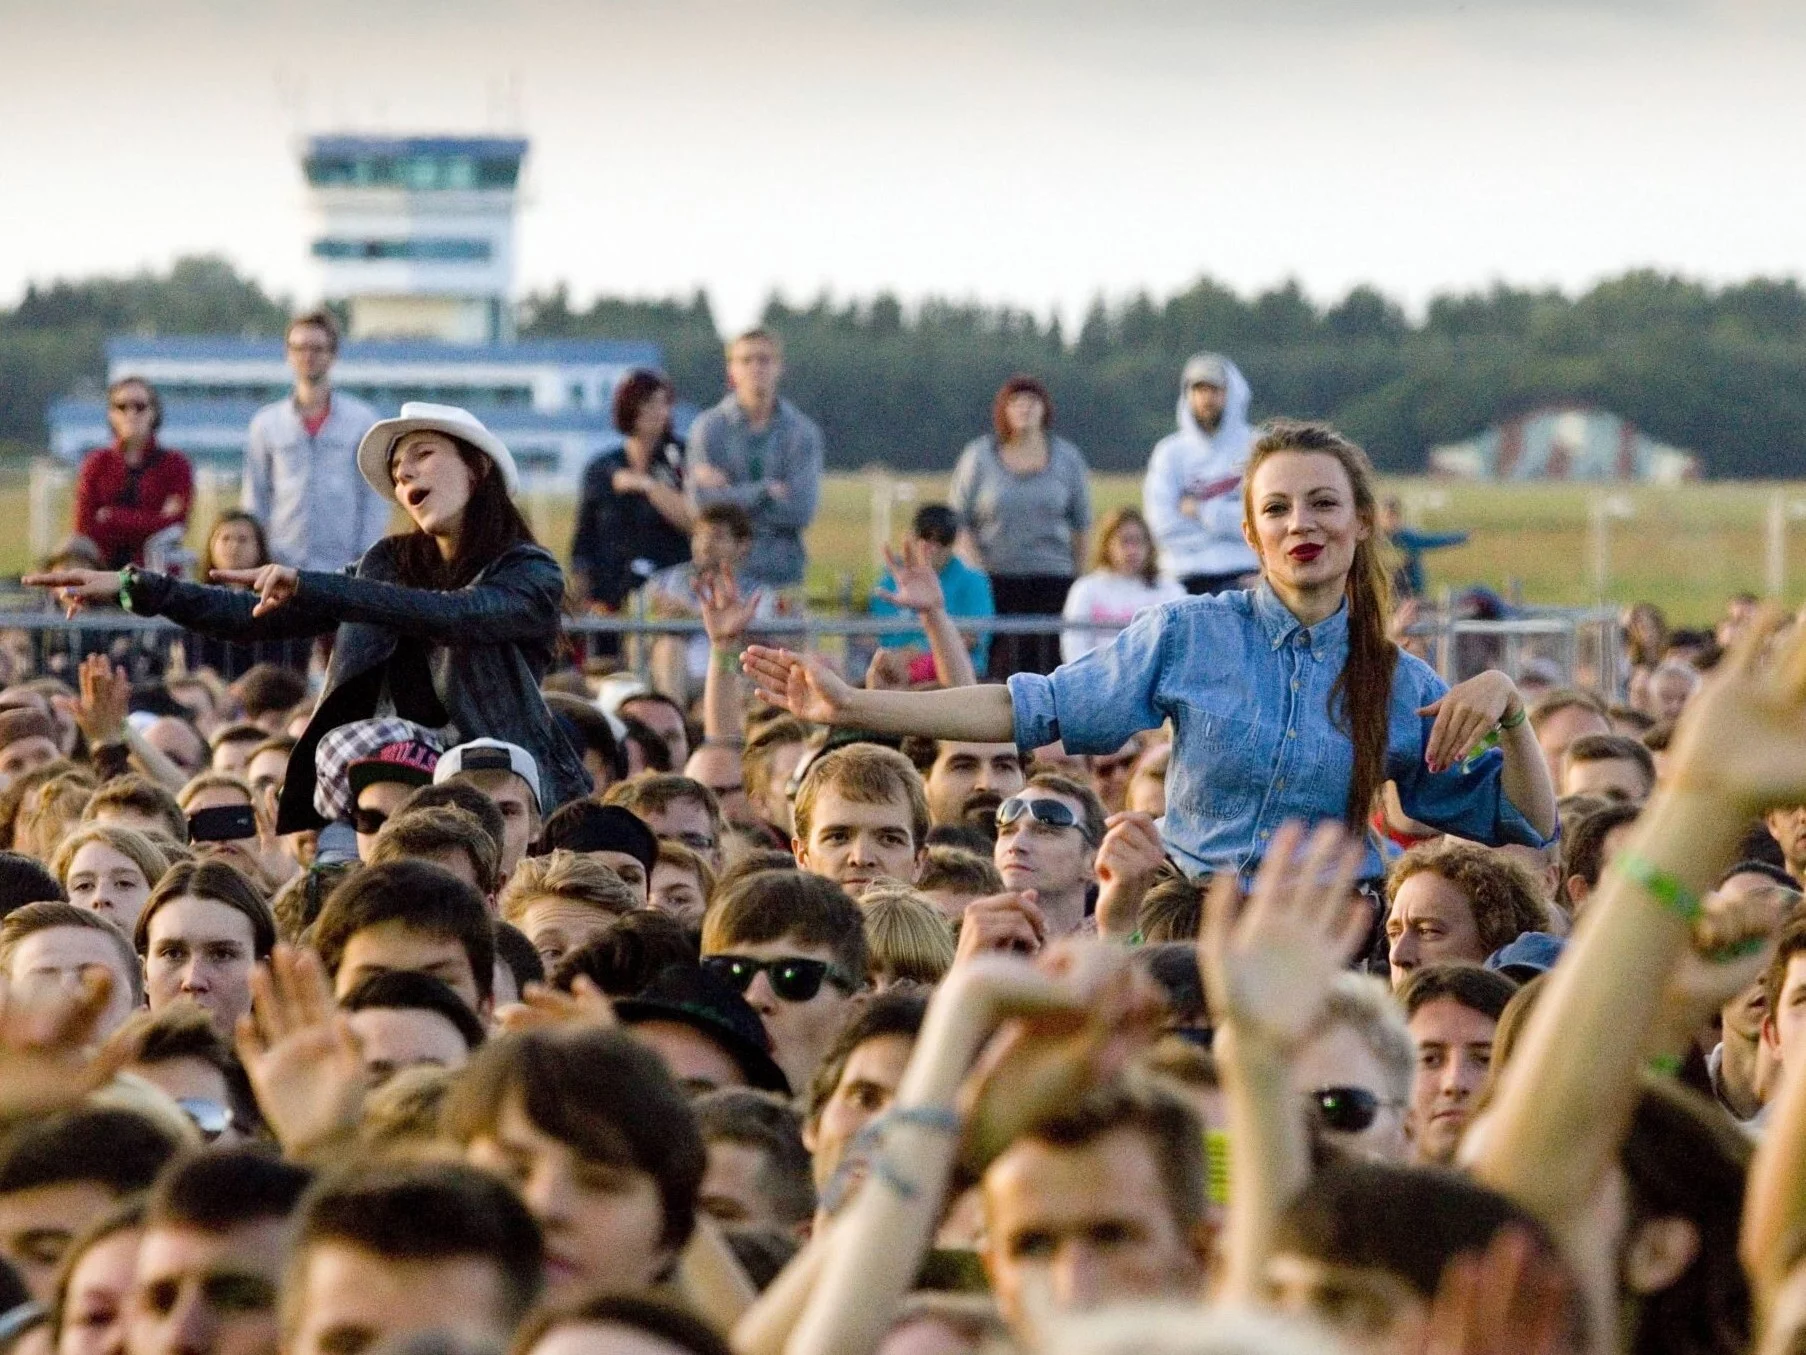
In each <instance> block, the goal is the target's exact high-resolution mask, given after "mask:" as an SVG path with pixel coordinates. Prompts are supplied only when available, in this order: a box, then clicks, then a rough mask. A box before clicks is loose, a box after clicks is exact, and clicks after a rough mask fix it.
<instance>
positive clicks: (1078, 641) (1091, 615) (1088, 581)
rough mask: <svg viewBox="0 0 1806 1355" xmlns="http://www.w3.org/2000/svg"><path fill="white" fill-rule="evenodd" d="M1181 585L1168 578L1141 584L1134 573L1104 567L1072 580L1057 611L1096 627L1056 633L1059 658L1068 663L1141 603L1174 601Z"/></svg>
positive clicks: (1115, 628)
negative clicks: (1058, 638)
mask: <svg viewBox="0 0 1806 1355" xmlns="http://www.w3.org/2000/svg"><path fill="white" fill-rule="evenodd" d="M1184 596H1185V589H1184V587H1183V586H1181V585H1180V584H1178V583H1176V582H1174V581H1173V580H1171V579H1160V580H1158V581H1156V582H1155V583H1153V584H1151V585H1150V584H1145V583H1143V582H1142V581H1141V580H1140V579H1139V578H1137V577H1125V576H1124V575H1121V574H1114V573H1112V572H1111V571H1109V570H1107V569H1094V570H1092V571H1091V573H1089V574H1087V575H1085V576H1084V577H1083V578H1080V579H1075V580H1073V584H1072V587H1071V588H1070V589H1069V590H1068V591H1067V593H1066V607H1065V610H1064V611H1062V612H1061V615H1062V616H1063V617H1064V618H1065V619H1066V620H1068V621H1084V622H1089V623H1094V624H1096V625H1097V626H1098V627H1099V629H1097V630H1089V629H1087V630H1068V631H1062V632H1061V633H1060V658H1061V659H1062V660H1063V661H1065V662H1066V663H1071V662H1072V661H1073V660H1074V659H1076V658H1078V657H1079V656H1080V655H1081V654H1089V653H1090V652H1091V651H1092V650H1094V649H1096V648H1097V647H1098V646H1099V645H1102V644H1108V643H1109V642H1110V638H1111V637H1112V636H1113V635H1115V634H1116V632H1117V631H1119V630H1121V629H1122V628H1123V627H1124V626H1126V625H1128V624H1129V622H1131V621H1132V620H1134V619H1135V613H1136V612H1139V611H1140V610H1141V609H1142V608H1144V607H1157V606H1159V605H1160V604H1161V603H1163V602H1177V601H1178V600H1179V599H1180V598H1182V597H1184Z"/></svg>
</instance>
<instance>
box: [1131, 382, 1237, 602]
mask: <svg viewBox="0 0 1806 1355" xmlns="http://www.w3.org/2000/svg"><path fill="white" fill-rule="evenodd" d="M1223 366H1224V368H1225V369H1226V370H1227V372H1228V376H1229V387H1228V389H1227V390H1226V391H1224V393H1223V394H1224V401H1223V417H1222V419H1221V420H1220V421H1219V422H1218V424H1217V431H1216V432H1215V433H1206V432H1205V431H1204V430H1203V429H1202V428H1200V427H1199V426H1198V420H1197V417H1196V416H1195V415H1194V414H1193V413H1192V412H1191V393H1190V392H1189V391H1184V390H1182V391H1180V392H1179V431H1178V432H1176V433H1169V434H1168V435H1167V436H1166V437H1164V438H1162V439H1160V441H1159V442H1158V443H1156V444H1155V446H1154V454H1153V455H1152V456H1151V457H1149V458H1148V474H1147V479H1146V480H1145V481H1143V482H1142V487H1141V504H1142V512H1143V513H1144V514H1145V515H1146V517H1147V520H1148V526H1149V527H1151V528H1152V529H1153V532H1154V544H1155V546H1156V547H1158V548H1159V551H1160V569H1161V572H1162V573H1163V574H1165V575H1166V577H1168V578H1170V579H1184V578H1186V577H1187V576H1188V575H1192V574H1240V573H1250V574H1251V573H1253V572H1254V570H1255V569H1256V568H1258V567H1259V566H1258V562H1257V561H1256V560H1255V558H1254V552H1253V551H1252V550H1250V549H1249V548H1248V543H1247V542H1246V541H1244V540H1243V539H1242V473H1243V471H1245V470H1246V469H1247V467H1248V448H1249V445H1250V444H1251V443H1252V442H1253V440H1254V433H1253V430H1252V429H1250V428H1249V427H1248V401H1249V399H1250V396H1251V392H1250V391H1249V389H1248V379H1247V378H1246V377H1245V376H1243V375H1242V372H1241V369H1240V368H1239V367H1237V366H1236V365H1235V364H1234V363H1233V362H1230V361H1229V360H1228V359H1227V358H1224V359H1223ZM1184 498H1189V499H1192V500H1194V501H1195V502H1196V504H1197V508H1196V512H1197V516H1196V517H1193V516H1191V515H1190V514H1187V513H1182V512H1180V511H1179V500H1181V499H1184Z"/></svg>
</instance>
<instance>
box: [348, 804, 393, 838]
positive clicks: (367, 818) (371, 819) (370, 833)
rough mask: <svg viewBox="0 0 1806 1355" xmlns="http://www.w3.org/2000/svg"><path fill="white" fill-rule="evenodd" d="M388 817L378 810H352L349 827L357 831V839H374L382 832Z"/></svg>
mask: <svg viewBox="0 0 1806 1355" xmlns="http://www.w3.org/2000/svg"><path fill="white" fill-rule="evenodd" d="M388 821H389V816H388V815H387V814H385V813H383V812H382V810H380V809H354V810H352V811H351V826H352V827H353V828H355V829H357V832H358V836H359V837H375V836H376V835H377V834H378V833H380V832H382V830H383V825H384V824H385V823H387V822H388Z"/></svg>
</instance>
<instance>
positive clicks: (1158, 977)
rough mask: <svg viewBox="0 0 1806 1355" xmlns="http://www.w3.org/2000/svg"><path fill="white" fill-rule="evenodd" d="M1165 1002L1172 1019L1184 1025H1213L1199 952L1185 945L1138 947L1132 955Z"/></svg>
mask: <svg viewBox="0 0 1806 1355" xmlns="http://www.w3.org/2000/svg"><path fill="white" fill-rule="evenodd" d="M1129 953H1130V954H1131V955H1132V956H1133V957H1134V960H1135V963H1136V964H1137V965H1138V966H1139V967H1140V968H1141V969H1143V970H1145V971H1146V972H1147V974H1148V976H1149V977H1150V978H1152V979H1153V980H1154V982H1155V983H1157V984H1159V985H1160V992H1161V994H1162V996H1164V997H1165V998H1166V1005H1167V1006H1168V1007H1169V1008H1171V1009H1172V1015H1173V1019H1174V1020H1175V1021H1178V1022H1181V1023H1183V1024H1185V1025H1197V1024H1200V1023H1201V1024H1204V1025H1208V1024H1209V1023H1210V1009H1209V1007H1208V1006H1207V1005H1206V1004H1205V1001H1204V983H1203V980H1202V978H1201V976H1200V975H1199V973H1198V948H1197V946H1196V945H1192V944H1187V943H1184V942H1178V941H1174V942H1170V943H1168V944H1165V945H1148V946H1138V947H1136V948H1135V949H1134V950H1133V951H1131V952H1129Z"/></svg>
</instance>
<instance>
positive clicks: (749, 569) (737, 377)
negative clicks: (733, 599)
mask: <svg viewBox="0 0 1806 1355" xmlns="http://www.w3.org/2000/svg"><path fill="white" fill-rule="evenodd" d="M783 375H784V349H783V345H782V344H781V343H779V341H778V338H777V336H776V335H775V334H772V333H771V332H770V331H768V330H764V329H751V330H748V331H746V332H745V333H744V334H741V335H739V336H738V337H736V338H735V339H734V340H733V341H732V342H731V343H729V344H728V346H727V383H728V394H727V396H726V397H725V398H724V399H723V400H722V401H721V403H720V404H718V405H716V406H715V407H714V408H713V409H708V410H704V411H703V412H702V413H701V414H700V415H698V416H697V419H696V422H695V423H694V424H692V425H691V427H690V446H689V481H690V487H691V490H692V492H694V494H695V496H696V501H697V502H698V503H701V504H710V503H721V502H728V503H737V504H739V505H740V506H741V507H742V508H744V509H745V510H746V511H747V512H748V513H749V514H750V515H751V516H752V520H753V541H752V550H751V552H750V553H749V554H748V555H747V557H746V563H745V565H744V566H743V567H742V572H743V574H744V575H745V577H747V578H750V579H752V580H754V581H755V582H757V583H760V584H765V585H767V586H769V587H773V588H788V587H792V586H794V585H797V584H800V583H802V581H803V566H804V565H805V564H806V563H807V559H808V557H807V556H806V554H805V553H804V551H803V532H804V530H805V529H806V528H807V527H808V526H809V524H810V523H811V522H813V521H814V520H815V510H816V506H817V505H818V503H819V502H820V499H821V472H822V436H821V429H819V428H817V427H816V426H815V424H814V423H813V422H812V421H811V420H810V419H809V417H808V416H807V415H805V414H804V413H802V411H800V410H799V409H797V407H796V406H795V405H793V404H791V403H790V402H789V401H788V400H782V399H779V398H778V382H779V381H780V380H781V379H782V378H783Z"/></svg>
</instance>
